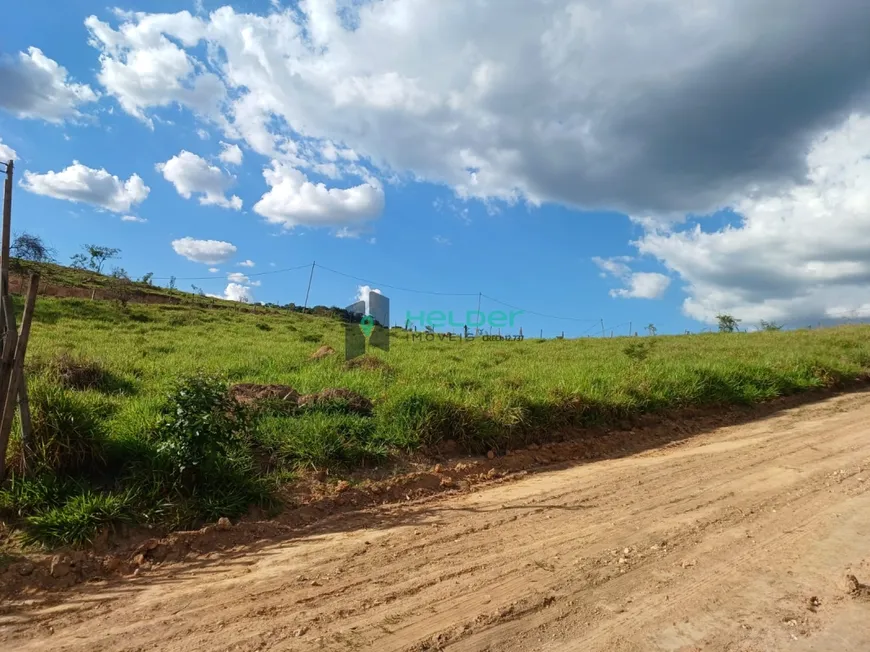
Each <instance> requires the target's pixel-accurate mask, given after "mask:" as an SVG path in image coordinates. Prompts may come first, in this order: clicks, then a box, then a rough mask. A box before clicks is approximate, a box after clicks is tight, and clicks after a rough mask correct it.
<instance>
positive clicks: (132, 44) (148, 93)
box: [85, 11, 226, 128]
mask: <svg viewBox="0 0 870 652" xmlns="http://www.w3.org/2000/svg"><path fill="white" fill-rule="evenodd" d="M127 16H128V17H130V16H131V15H130V14H127ZM134 16H135V20H136V22H135V24H134V23H130V22H128V23H126V24H125V25H124V26H123V27H122V29H120V30H117V31H116V30H114V29H112V27H111V26H110V25H109V24H108V23H104V22H102V21H100V20H99V19H97V18H96V16H90V17H88V18H87V19H86V20H85V26H86V27H87V28H88V30H89V32H90V44H91V45H92V46H94V47H96V48H97V49H98V50H99V51H100V71H99V73H98V74H97V78H98V80H99V82H100V83H101V84H102V85H103V87H104V88H105V89H106V91H107V92H108V93H109V94H110V95H112V96H113V97H115V98H116V99H117V100H118V103H119V104H120V105H121V107H122V108H123V109H124V110H125V111H126V112H127V113H129V114H130V115H133V116H135V117H136V118H139V119H140V120H142V121H144V122H145V123H146V124H148V125H149V126H150V127H152V128H153V126H154V123H153V121H152V120H151V118H150V117H148V115H147V114H146V109H148V108H151V107H159V106H169V105H172V104H179V105H183V106H186V107H188V108H190V109H192V110H194V111H195V112H197V113H199V114H202V115H206V116H208V115H215V114H216V113H217V111H218V108H219V107H220V105H221V103H222V102H223V99H224V95H225V94H226V89H225V88H224V85H223V82H221V80H220V78H219V77H218V76H217V75H216V74H214V73H213V72H209V71H207V70H206V69H205V67H204V66H203V65H202V64H201V63H200V62H198V61H197V60H196V59H195V58H194V57H192V56H190V55H189V54H187V53H186V52H185V50H184V47H193V46H195V45H196V44H197V43H198V42H199V40H200V39H201V38H202V37H203V36H205V34H206V32H205V24H204V23H203V21H202V20H200V19H199V18H194V17H193V16H191V14H190V13H189V12H187V11H182V12H179V13H177V14H172V15H170V14H153V15H150V16H149V15H146V14H135V15H134ZM165 33H168V34H171V35H172V37H173V39H175V40H178V41H180V45H179V44H178V43H176V42H175V40H170V39H169V38H167V37H166V36H165V35H164V34H165Z"/></svg>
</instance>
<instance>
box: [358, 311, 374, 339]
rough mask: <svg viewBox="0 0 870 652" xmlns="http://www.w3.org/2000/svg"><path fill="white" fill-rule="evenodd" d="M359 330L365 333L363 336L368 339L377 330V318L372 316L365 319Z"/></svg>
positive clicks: (361, 322)
mask: <svg viewBox="0 0 870 652" xmlns="http://www.w3.org/2000/svg"><path fill="white" fill-rule="evenodd" d="M359 329H360V330H361V331H362V332H363V335H364V336H365V337H366V338H368V337H369V336H370V335H371V334H372V331H373V330H374V329H375V318H374V317H372V316H371V315H366V316H365V317H363V318H362V321H360V323H359Z"/></svg>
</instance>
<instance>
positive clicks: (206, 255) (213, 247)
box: [172, 237, 237, 265]
mask: <svg viewBox="0 0 870 652" xmlns="http://www.w3.org/2000/svg"><path fill="white" fill-rule="evenodd" d="M172 248H173V249H174V250H175V253H177V254H178V255H179V256H184V257H185V258H187V259H188V260H192V261H194V262H196V263H204V264H206V265H220V264H221V263H225V262H227V261H228V260H230V259H231V258H232V257H233V256H235V255H236V251H237V247H236V246H235V245H234V244H232V243H229V242H223V241H221V240H196V239H194V238H190V237H187V238H181V239H180V240H173V241H172Z"/></svg>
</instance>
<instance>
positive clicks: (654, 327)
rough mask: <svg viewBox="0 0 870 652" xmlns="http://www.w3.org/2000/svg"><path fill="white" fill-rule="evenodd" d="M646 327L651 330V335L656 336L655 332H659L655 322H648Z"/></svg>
mask: <svg viewBox="0 0 870 652" xmlns="http://www.w3.org/2000/svg"><path fill="white" fill-rule="evenodd" d="M646 329H647V330H648V331H649V334H650V337H653V336H655V334H656V333H658V332H659V329H658V328H656V325H655V324H648V325H647V327H646Z"/></svg>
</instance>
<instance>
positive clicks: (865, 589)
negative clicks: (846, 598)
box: [846, 575, 870, 600]
mask: <svg viewBox="0 0 870 652" xmlns="http://www.w3.org/2000/svg"><path fill="white" fill-rule="evenodd" d="M846 593H848V594H849V595H851V596H852V597H853V598H857V599H860V600H870V586H868V585H867V584H861V582H859V581H858V578H857V577H855V576H854V575H847V576H846Z"/></svg>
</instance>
